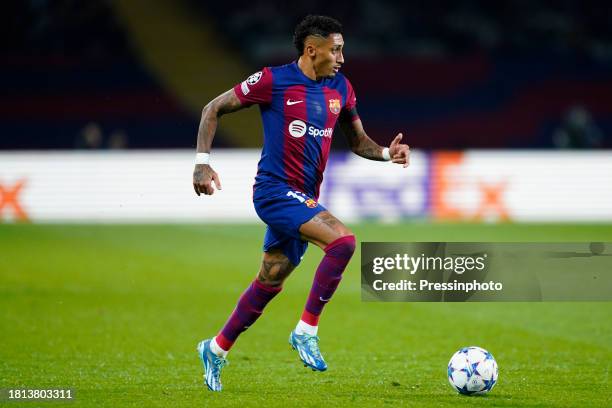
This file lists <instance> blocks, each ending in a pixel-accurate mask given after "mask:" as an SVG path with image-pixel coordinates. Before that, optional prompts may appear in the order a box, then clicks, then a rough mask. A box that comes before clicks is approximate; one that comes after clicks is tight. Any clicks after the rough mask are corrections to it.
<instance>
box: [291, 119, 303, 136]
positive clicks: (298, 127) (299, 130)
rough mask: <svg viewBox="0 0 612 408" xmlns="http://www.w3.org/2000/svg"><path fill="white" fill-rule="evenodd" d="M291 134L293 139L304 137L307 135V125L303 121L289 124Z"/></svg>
mask: <svg viewBox="0 0 612 408" xmlns="http://www.w3.org/2000/svg"><path fill="white" fill-rule="evenodd" d="M289 134H290V135H291V136H293V137H302V136H304V135H305V134H306V124H305V123H304V122H302V121H301V120H294V121H293V122H291V123H290V124H289Z"/></svg>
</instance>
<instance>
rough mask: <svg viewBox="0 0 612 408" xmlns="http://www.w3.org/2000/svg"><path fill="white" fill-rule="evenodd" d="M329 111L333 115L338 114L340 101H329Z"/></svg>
mask: <svg viewBox="0 0 612 408" xmlns="http://www.w3.org/2000/svg"><path fill="white" fill-rule="evenodd" d="M329 110H330V111H331V113H333V114H334V115H337V114H339V113H340V99H330V100H329Z"/></svg>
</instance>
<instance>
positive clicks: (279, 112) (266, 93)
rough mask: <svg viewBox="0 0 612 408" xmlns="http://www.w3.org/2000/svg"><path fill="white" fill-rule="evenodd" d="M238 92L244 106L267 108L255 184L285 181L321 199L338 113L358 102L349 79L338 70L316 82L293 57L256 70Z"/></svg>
mask: <svg viewBox="0 0 612 408" xmlns="http://www.w3.org/2000/svg"><path fill="white" fill-rule="evenodd" d="M234 92H235V93H236V96H237V97H238V99H240V101H241V102H242V104H243V105H244V106H250V105H252V104H258V105H259V107H260V110H261V118H262V121H263V129H264V143H263V150H262V152H261V159H260V160H259V164H258V167H257V176H256V177H255V188H256V189H257V188H258V187H260V186H261V187H263V186H265V185H266V183H268V182H274V181H277V182H278V181H280V182H284V183H286V184H287V185H289V186H290V187H291V188H294V189H296V190H298V191H301V192H303V193H305V194H308V195H310V196H312V197H314V198H315V199H316V198H318V196H319V187H320V185H321V182H322V181H323V171H324V170H325V165H326V163H327V158H328V156H329V150H330V146H331V141H332V136H333V132H334V127H335V125H336V122H337V120H338V117H339V115H340V113H341V112H342V110H348V111H350V110H351V109H353V108H354V107H355V105H356V98H355V93H354V91H353V87H352V86H351V83H350V82H349V81H348V79H347V78H346V77H345V76H344V75H342V74H341V73H336V75H335V76H334V77H333V78H325V79H321V80H319V81H315V80H312V79H310V78H308V77H307V76H306V75H304V73H302V71H301V70H300V68H299V67H298V65H297V63H296V62H293V63H291V64H287V65H282V66H278V67H266V68H264V69H263V70H261V71H259V72H256V73H254V74H253V75H251V76H250V77H248V78H247V79H246V80H245V81H243V82H241V83H240V84H238V85H236V86H235V87H234ZM357 118H358V117H357V116H356V115H355V116H353V117H352V119H353V120H356V119H357Z"/></svg>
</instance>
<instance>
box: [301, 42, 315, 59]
mask: <svg viewBox="0 0 612 408" xmlns="http://www.w3.org/2000/svg"><path fill="white" fill-rule="evenodd" d="M304 52H305V54H306V55H307V56H309V57H311V58H314V56H315V55H317V47H315V46H314V44H312V43H307V44H306V45H305V46H304Z"/></svg>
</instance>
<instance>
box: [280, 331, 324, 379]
mask: <svg viewBox="0 0 612 408" xmlns="http://www.w3.org/2000/svg"><path fill="white" fill-rule="evenodd" d="M289 344H291V347H292V348H293V349H294V350H297V352H298V354H299V355H300V359H301V360H302V362H303V363H304V366H308V367H310V368H312V369H313V370H314V371H325V370H327V364H326V363H325V360H323V356H322V355H321V351H320V350H319V337H318V336H311V335H310V334H297V333H296V332H295V330H294V331H292V332H291V334H290V335H289Z"/></svg>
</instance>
